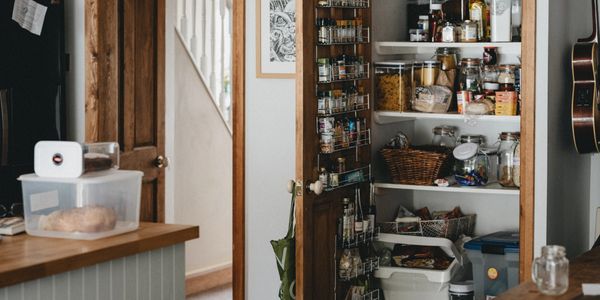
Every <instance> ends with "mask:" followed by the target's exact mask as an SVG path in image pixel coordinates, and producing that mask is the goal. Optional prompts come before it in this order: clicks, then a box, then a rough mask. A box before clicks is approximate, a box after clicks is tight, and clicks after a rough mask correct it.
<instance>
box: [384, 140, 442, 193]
mask: <svg viewBox="0 0 600 300" xmlns="http://www.w3.org/2000/svg"><path fill="white" fill-rule="evenodd" d="M381 154H382V155H383V158H384V160H385V162H386V164H387V166H388V169H389V171H390V174H391V176H392V181H393V182H394V183H398V184H413V185H432V184H433V181H435V180H436V179H439V178H444V177H446V176H448V175H450V173H451V170H452V150H450V149H448V148H446V147H439V146H419V147H411V148H408V149H388V148H384V149H382V150H381Z"/></svg>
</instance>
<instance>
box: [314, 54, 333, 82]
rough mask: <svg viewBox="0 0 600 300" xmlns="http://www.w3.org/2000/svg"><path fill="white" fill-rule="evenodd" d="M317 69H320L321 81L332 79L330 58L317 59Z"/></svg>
mask: <svg viewBox="0 0 600 300" xmlns="http://www.w3.org/2000/svg"><path fill="white" fill-rule="evenodd" d="M317 69H318V70H319V82H328V81H331V65H330V59H329V58H319V59H318V60H317Z"/></svg>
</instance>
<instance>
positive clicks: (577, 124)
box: [571, 0, 600, 154]
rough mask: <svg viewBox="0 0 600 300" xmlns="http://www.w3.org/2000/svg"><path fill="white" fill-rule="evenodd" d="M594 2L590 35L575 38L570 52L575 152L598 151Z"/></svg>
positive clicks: (594, 1) (599, 122) (599, 123)
mask: <svg viewBox="0 0 600 300" xmlns="http://www.w3.org/2000/svg"><path fill="white" fill-rule="evenodd" d="M597 6H598V3H597V0H592V16H593V24H594V28H593V30H592V35H591V36H590V37H588V38H585V39H579V40H578V41H577V43H576V44H575V45H573V51H572V52H571V67H572V69H573V70H572V71H573V73H572V74H573V94H572V104H571V125H572V128H573V141H574V142H575V148H576V149H577V152H579V153H581V154H584V153H595V152H600V146H599V145H598V142H600V127H599V126H600V111H599V109H600V107H599V104H598V101H599V99H598V98H599V96H600V95H599V93H598V92H599V91H598V88H599V86H598V82H599V81H598V80H599V78H598V16H597V11H596V9H597Z"/></svg>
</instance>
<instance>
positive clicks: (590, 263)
mask: <svg viewBox="0 0 600 300" xmlns="http://www.w3.org/2000/svg"><path fill="white" fill-rule="evenodd" d="M582 283H600V248H595V249H592V250H590V251H588V252H586V253H584V254H583V255H581V256H579V257H577V258H575V259H573V260H572V261H570V263H569V289H568V290H567V292H566V293H565V294H563V295H561V296H546V295H543V294H541V293H540V292H539V291H538V289H537V287H536V286H535V284H534V283H533V282H532V281H531V280H528V281H527V282H525V283H522V284H520V285H519V286H517V287H514V288H512V289H510V290H508V291H507V292H506V293H504V294H502V295H500V296H499V297H497V298H496V299H497V300H505V299H506V300H509V299H522V300H534V299H535V300H567V299H569V300H570V299H579V298H584V297H583V293H582V291H581V284H582ZM585 298H586V299H587V297H585Z"/></svg>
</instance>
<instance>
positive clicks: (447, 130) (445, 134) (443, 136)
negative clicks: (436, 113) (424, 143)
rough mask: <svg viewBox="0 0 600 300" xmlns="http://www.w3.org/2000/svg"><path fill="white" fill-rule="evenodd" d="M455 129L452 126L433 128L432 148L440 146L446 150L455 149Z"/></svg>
mask: <svg viewBox="0 0 600 300" xmlns="http://www.w3.org/2000/svg"><path fill="white" fill-rule="evenodd" d="M456 133H457V128H456V127H453V126H447V125H443V126H438V127H435V128H433V140H432V141H431V144H432V145H434V146H442V147H448V148H454V147H456Z"/></svg>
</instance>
